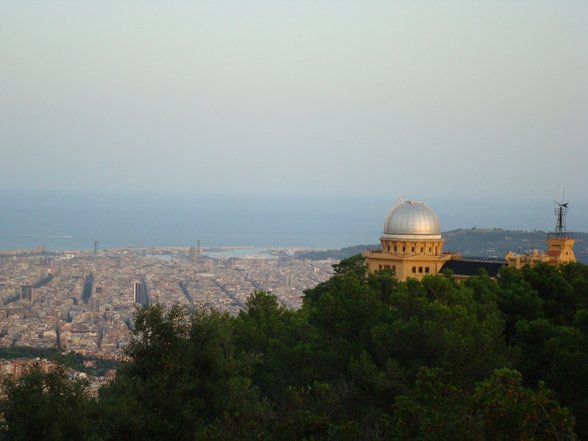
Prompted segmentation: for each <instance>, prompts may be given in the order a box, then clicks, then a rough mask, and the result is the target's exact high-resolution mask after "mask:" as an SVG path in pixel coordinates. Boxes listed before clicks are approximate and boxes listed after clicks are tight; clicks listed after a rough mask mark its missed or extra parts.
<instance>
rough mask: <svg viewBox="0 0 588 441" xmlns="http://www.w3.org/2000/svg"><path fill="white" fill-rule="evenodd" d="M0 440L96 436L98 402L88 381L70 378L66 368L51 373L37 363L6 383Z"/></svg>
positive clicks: (40, 440) (38, 440) (68, 440)
mask: <svg viewBox="0 0 588 441" xmlns="http://www.w3.org/2000/svg"><path fill="white" fill-rule="evenodd" d="M3 390H4V393H5V396H6V398H5V399H4V400H2V402H1V404H0V414H1V415H3V417H4V421H3V422H2V423H0V439H6V440H11V441H28V440H31V441H33V440H36V441H44V440H47V441H49V440H51V441H60V440H63V441H75V440H80V441H82V440H88V439H93V437H94V435H95V434H94V433H93V424H92V422H93V418H92V417H93V416H94V413H93V412H94V409H95V403H94V401H93V400H92V399H90V398H89V396H88V395H87V393H86V383H84V382H83V381H81V380H70V379H69V377H68V374H67V372H66V370H65V368H64V367H62V366H57V367H55V368H53V369H51V370H50V371H48V372H43V370H42V369H41V368H40V367H39V366H38V365H34V366H33V367H32V368H31V369H30V370H28V371H27V372H26V373H25V374H24V375H23V376H22V377H21V378H20V379H18V380H14V379H12V378H8V379H7V380H5V381H4V382H3Z"/></svg>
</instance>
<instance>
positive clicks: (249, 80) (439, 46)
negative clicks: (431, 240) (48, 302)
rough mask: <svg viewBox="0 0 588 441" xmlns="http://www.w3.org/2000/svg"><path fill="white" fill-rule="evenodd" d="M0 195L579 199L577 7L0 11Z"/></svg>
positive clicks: (533, 3)
mask: <svg viewBox="0 0 588 441" xmlns="http://www.w3.org/2000/svg"><path fill="white" fill-rule="evenodd" d="M0 153H1V155H0V187H1V188H2V189H3V190H8V191H12V190H14V189H24V190H32V191H38V190H50V191H53V190H56V191H57V190H59V191H61V190H68V189H70V190H71V189H73V190H76V191H93V192H95V191H98V192H104V193H108V192H112V191H117V192H118V191H123V190H124V191H130V192H158V193H167V192H174V193H195V194H199V193H200V194H202V193H220V194H249V195H251V194H297V195H311V194H318V195H332V194H339V195H345V194H349V195H362V194H372V195H374V194H375V195H378V194H381V195H390V196H389V197H390V200H393V199H394V198H396V197H397V196H399V195H401V194H405V195H407V196H409V197H418V198H421V199H424V200H429V199H431V198H452V197H455V198H461V199H466V200H467V199H474V198H502V197H505V198H509V199H512V200H524V199H525V198H528V197H534V198H539V199H542V198H545V199H546V200H549V201H550V200H551V199H553V198H556V197H557V196H559V195H560V194H561V191H562V189H564V188H565V190H566V195H567V196H568V197H569V198H570V199H576V200H580V199H583V200H585V199H587V194H586V188H587V187H586V184H587V179H586V167H587V165H588V1H586V0H578V1H573V0H566V1H561V0H559V1H556V0H554V1H542V0H528V1H526V0H517V1H513V0H508V1H502V0H497V1H475V0H467V1H439V0H434V1H426V0H410V1H409V0H405V1H392V0H385V1H371V0H362V1H354V2H350V1H343V0H337V1H334V0H333V1H322V0H312V1H301V0H296V1H277V0H272V1H243V0H239V1H223V0H214V1H180V0H178V1H174V2H164V1H146V0H141V1H130V0H124V1H121V0H116V1H110V0H101V1H97V2H79V1H56V0H53V1H49V0H47V1H32V0H30V1H29V0H28V1H17V0H14V1H11V0H5V1H2V2H0Z"/></svg>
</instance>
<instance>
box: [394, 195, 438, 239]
mask: <svg viewBox="0 0 588 441" xmlns="http://www.w3.org/2000/svg"><path fill="white" fill-rule="evenodd" d="M383 237H386V238H398V239H441V227H440V225H439V218H438V217H437V215H436V214H435V212H434V211H433V209H432V208H431V207H429V206H428V205H427V204H425V203H424V202H419V201H408V200H400V201H399V202H398V203H397V204H396V205H394V206H393V207H392V208H391V209H390V211H389V212H388V215H387V216H386V221H385V223H384V236H383Z"/></svg>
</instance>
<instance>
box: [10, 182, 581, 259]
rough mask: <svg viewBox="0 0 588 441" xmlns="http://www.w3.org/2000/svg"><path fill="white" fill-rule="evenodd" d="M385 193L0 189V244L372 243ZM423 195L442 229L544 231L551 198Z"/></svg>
mask: <svg viewBox="0 0 588 441" xmlns="http://www.w3.org/2000/svg"><path fill="white" fill-rule="evenodd" d="M397 197H398V195H396V194H395V195H391V196H347V195H344V194H342V195H335V196H274V195H272V196H232V195H220V196H219V195H189V196H187V195H162V194H157V195H153V194H151V195H150V194H97V193H85V194H80V193H78V194H74V193H49V192H45V193H25V192H20V193H19V192H4V193H0V249H33V248H36V247H45V248H46V249H47V250H48V251H61V250H73V249H78V250H91V249H93V247H94V241H95V240H98V241H99V248H100V249H107V248H121V247H139V248H140V247H172V246H177V247H183V246H186V247H187V246H195V245H196V243H197V241H200V244H201V246H202V247H203V248H214V247H256V248H264V247H267V248H272V247H273V248H305V249H333V248H342V247H346V246H352V245H359V244H376V243H378V238H379V236H380V234H381V232H382V228H383V223H384V218H385V216H386V213H387V211H388V209H389V208H390V207H391V206H392V205H393V204H394V202H395V200H396V199H397ZM426 202H427V203H428V204H429V205H431V206H432V207H433V209H434V210H435V211H436V213H437V215H438V216H439V218H440V221H441V226H442V229H443V230H444V231H449V230H452V229H457V228H471V227H474V226H475V227H477V228H482V227H497V228H505V229H516V230H524V231H533V230H544V231H549V230H550V229H552V228H553V226H554V225H555V217H554V214H553V203H552V201H551V200H534V201H528V200H524V201H520V202H519V201H516V200H511V201H510V202H505V201H501V200H498V199H495V200H480V199H479V198H475V199H472V200H467V199H461V200H455V199H452V198H451V197H449V196H444V197H433V198H430V199H427V200H426ZM568 226H569V229H570V227H571V230H575V231H588V203H587V202H581V203H579V204H576V205H574V203H573V202H572V203H570V212H569V216H568Z"/></svg>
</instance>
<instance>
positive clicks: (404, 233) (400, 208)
mask: <svg viewBox="0 0 588 441" xmlns="http://www.w3.org/2000/svg"><path fill="white" fill-rule="evenodd" d="M559 207H560V211H559V214H558V226H557V227H556V231H555V232H554V233H549V235H548V237H547V246H548V250H547V252H541V251H537V250H533V251H532V252H531V253H528V254H525V255H518V254H514V253H513V252H512V251H511V252H509V253H508V254H507V255H506V256H505V258H503V259H497V258H488V257H469V256H468V257H464V256H463V255H461V254H459V253H446V252H444V251H443V245H444V244H445V240H444V239H443V237H442V235H441V227H440V223H439V218H438V217H437V215H436V214H435V212H434V211H433V209H432V208H431V207H429V206H428V205H427V204H425V203H424V202H419V201H411V200H405V199H400V200H399V201H398V202H397V203H396V204H395V205H394V206H393V207H392V208H391V209H390V210H389V211H388V214H387V215H386V219H385V221H384V232H383V234H382V236H381V237H380V248H379V249H376V250H369V251H366V252H364V256H365V257H366V261H367V266H368V270H369V271H371V272H374V271H380V270H383V269H389V270H391V271H392V272H393V273H394V274H395V275H396V277H397V278H398V280H401V281H404V280H406V279H407V278H409V277H412V278H415V279H419V280H420V279H422V278H423V277H424V276H426V275H428V274H432V275H434V274H438V273H440V272H441V271H443V270H450V271H451V272H452V273H453V274H454V276H455V277H457V278H461V279H463V278H467V277H470V276H472V275H476V274H478V272H479V270H480V269H481V268H483V269H484V270H485V271H486V272H487V273H488V275H490V276H491V277H494V276H496V275H497V273H498V271H499V270H500V268H501V267H503V266H505V265H509V266H515V267H516V268H522V267H523V266H525V265H531V266H532V265H535V264H536V263H538V262H544V263H547V264H549V265H554V266H557V265H560V264H563V263H570V262H575V261H576V257H575V255H574V252H573V249H572V248H573V245H574V240H573V239H572V237H571V235H570V234H568V233H566V232H565V210H567V204H559ZM562 207H563V208H562Z"/></svg>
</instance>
